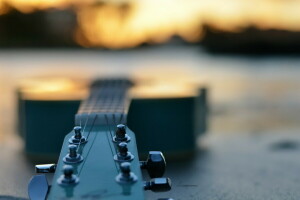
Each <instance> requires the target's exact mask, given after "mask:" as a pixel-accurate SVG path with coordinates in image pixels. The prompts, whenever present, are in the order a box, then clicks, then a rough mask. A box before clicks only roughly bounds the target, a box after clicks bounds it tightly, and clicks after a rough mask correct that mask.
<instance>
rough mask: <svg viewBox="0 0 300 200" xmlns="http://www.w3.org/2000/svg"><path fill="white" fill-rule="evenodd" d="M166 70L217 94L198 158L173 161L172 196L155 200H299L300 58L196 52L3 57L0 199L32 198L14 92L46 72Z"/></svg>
mask: <svg viewBox="0 0 300 200" xmlns="http://www.w3.org/2000/svg"><path fill="white" fill-rule="evenodd" d="M145 70H146V71H147V72H149V71H153V73H157V72H163V73H164V74H168V76H169V77H171V78H173V79H176V78H178V77H179V76H184V77H186V78H187V79H189V80H192V81H194V82H197V83H199V84H201V85H205V86H207V87H208V88H209V104H210V116H209V119H210V120H209V130H208V132H207V134H206V135H205V136H204V137H202V138H199V141H198V147H199V148H198V150H197V153H196V155H195V157H194V158H193V159H192V160H189V161H186V162H180V163H175V162H174V163H173V162H171V163H169V164H168V167H167V174H166V175H167V176H169V177H171V178H172V180H173V189H172V191H170V192H167V193H159V194H155V193H152V192H147V194H146V196H147V199H156V198H158V197H172V198H174V199H177V200H178V199H199V200H201V199H222V200H225V199H231V200H232V199H299V198H300V192H299V190H298V187H297V185H299V182H300V176H298V175H297V174H298V171H299V169H300V159H299V158H298V157H299V156H298V155H299V151H300V146H299V144H300V78H299V76H300V58H297V57H291V56H260V57H249V56H248V57H247V56H228V55H227V56H222V55H210V54H207V53H205V52H203V51H202V50H201V49H199V48H198V47H187V46H186V47H173V46H162V47H150V48H142V49H135V50H130V51H118V52H112V51H94V50H1V51H0V92H1V99H0V123H1V124H0V152H1V159H0V180H1V181H0V194H1V195H13V196H18V197H27V182H28V180H29V179H30V177H31V176H32V175H33V174H34V168H33V165H34V164H33V163H30V162H29V161H28V160H27V159H26V157H25V156H24V154H23V152H22V149H23V143H22V141H21V139H20V138H19V136H18V135H17V132H16V120H15V118H16V115H15V113H16V99H15V98H16V97H15V88H16V86H17V84H18V82H19V80H20V79H22V78H26V77H31V76H37V75H45V74H56V75H77V76H78V75H79V76H84V77H85V78H93V77H97V76H106V75H111V74H125V75H132V74H133V75H135V76H139V74H143V71H145Z"/></svg>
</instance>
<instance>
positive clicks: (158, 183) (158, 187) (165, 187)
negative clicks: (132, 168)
mask: <svg viewBox="0 0 300 200" xmlns="http://www.w3.org/2000/svg"><path fill="white" fill-rule="evenodd" d="M171 186H172V184H171V179H169V178H154V179H151V181H146V182H144V190H151V191H153V192H166V191H169V190H171Z"/></svg>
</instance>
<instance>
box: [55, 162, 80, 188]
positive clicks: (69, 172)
mask: <svg viewBox="0 0 300 200" xmlns="http://www.w3.org/2000/svg"><path fill="white" fill-rule="evenodd" d="M63 173H64V174H63V175H61V176H60V177H59V178H58V179H57V183H58V184H59V185H72V184H77V183H78V182H79V178H78V177H77V176H76V175H74V174H73V173H74V169H73V167H72V166H71V165H65V166H64V167H63Z"/></svg>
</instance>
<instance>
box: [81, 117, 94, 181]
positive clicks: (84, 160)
mask: <svg viewBox="0 0 300 200" xmlns="http://www.w3.org/2000/svg"><path fill="white" fill-rule="evenodd" d="M97 117H98V115H96V116H95V118H94V120H93V124H92V126H91V128H90V131H89V133H88V136H87V139H88V137H89V136H90V133H91V132H92V130H93V128H94V123H95V121H96V119H97ZM97 136H98V134H96V136H95V138H94V139H93V141H92V144H91V146H90V148H89V150H88V152H87V154H86V157H88V155H89V153H90V151H91V149H92V147H93V144H94V142H95V141H96V138H97ZM86 161H87V159H83V163H82V166H81V168H80V171H79V173H78V176H80V174H81V171H82V169H83V167H84V165H85V162H86Z"/></svg>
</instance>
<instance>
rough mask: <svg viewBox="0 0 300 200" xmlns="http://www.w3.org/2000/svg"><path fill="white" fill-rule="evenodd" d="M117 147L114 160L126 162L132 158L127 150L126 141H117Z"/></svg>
mask: <svg viewBox="0 0 300 200" xmlns="http://www.w3.org/2000/svg"><path fill="white" fill-rule="evenodd" d="M117 147H118V153H117V155H115V156H114V159H115V161H118V162H126V161H132V160H133V159H134V156H133V155H132V154H131V153H130V152H129V151H128V148H127V143H126V142H121V143H119V144H118V146H117Z"/></svg>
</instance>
